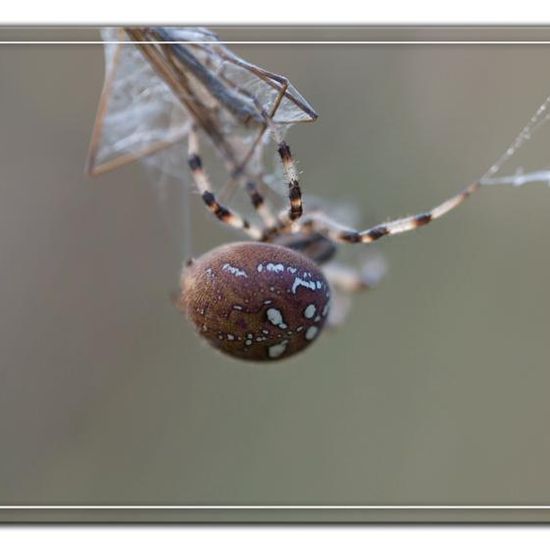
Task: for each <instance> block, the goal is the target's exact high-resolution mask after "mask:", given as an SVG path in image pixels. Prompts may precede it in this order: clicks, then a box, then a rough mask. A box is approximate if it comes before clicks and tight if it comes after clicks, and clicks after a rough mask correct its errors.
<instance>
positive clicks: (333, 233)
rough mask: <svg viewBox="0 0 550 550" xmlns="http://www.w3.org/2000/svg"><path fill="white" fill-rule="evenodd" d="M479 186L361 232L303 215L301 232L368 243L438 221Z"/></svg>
mask: <svg viewBox="0 0 550 550" xmlns="http://www.w3.org/2000/svg"><path fill="white" fill-rule="evenodd" d="M480 187H481V182H479V181H477V182H474V183H472V184H470V185H468V186H467V187H466V188H465V189H463V190H462V191H461V192H460V193H458V194H456V195H454V196H453V197H451V198H449V199H447V200H446V201H444V202H442V203H441V204H439V205H437V206H435V207H434V208H432V209H431V210H428V211H426V212H422V213H420V214H415V215H413V216H406V217H404V218H398V219H396V220H393V221H389V222H385V223H380V224H378V225H375V226H373V227H370V228H368V229H365V230H363V231H356V230H354V229H349V228H347V227H344V226H342V225H340V224H338V223H337V222H335V221H333V220H331V219H330V218H329V217H328V216H326V215H325V214H321V213H313V214H310V215H307V216H305V217H304V218H303V219H302V220H301V221H300V230H301V231H311V232H314V233H321V234H322V235H324V236H326V237H327V238H328V239H330V240H332V241H334V242H340V243H351V244H356V243H364V244H369V243H372V242H374V241H377V240H378V239H380V238H382V237H385V236H387V235H397V234H399V233H405V232H407V231H413V230H415V229H418V228H419V227H422V226H424V225H427V224H428V223H430V222H431V221H433V220H436V219H438V218H441V217H442V216H444V215H445V214H447V213H448V212H450V211H451V210H453V209H455V208H456V207H457V206H459V205H461V204H462V203H463V202H464V201H465V200H466V199H467V198H468V197H469V196H470V195H471V194H472V193H474V192H475V191H477V190H478V189H479V188H480Z"/></svg>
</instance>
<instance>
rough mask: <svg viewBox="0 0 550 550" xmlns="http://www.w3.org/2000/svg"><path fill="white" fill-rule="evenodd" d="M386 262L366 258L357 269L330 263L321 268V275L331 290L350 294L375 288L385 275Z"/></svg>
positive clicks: (379, 258)
mask: <svg viewBox="0 0 550 550" xmlns="http://www.w3.org/2000/svg"><path fill="white" fill-rule="evenodd" d="M386 271H387V269H386V262H385V261H384V260H383V259H382V257H381V256H374V257H372V258H368V259H367V260H365V261H364V262H363V265H361V267H360V268H359V269H358V268H354V267H352V266H349V265H346V264H342V263H339V262H330V263H328V264H326V265H325V266H323V273H324V274H325V277H326V278H327V280H328V282H329V283H330V285H331V286H332V287H333V288H336V289H338V290H341V291H342V292H347V293H352V292H359V291H362V290H369V289H371V288H374V287H375V286H377V285H378V284H379V283H380V281H381V280H382V279H383V278H384V275H385V274H386Z"/></svg>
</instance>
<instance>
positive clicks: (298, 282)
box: [292, 277, 322, 294]
mask: <svg viewBox="0 0 550 550" xmlns="http://www.w3.org/2000/svg"><path fill="white" fill-rule="evenodd" d="M318 285H319V286H318ZM301 286H303V287H305V288H309V290H313V291H316V290H317V289H318V288H320V286H322V283H321V282H319V281H306V280H305V279H301V278H300V277H295V278H294V283H292V294H296V291H297V290H298V287H301Z"/></svg>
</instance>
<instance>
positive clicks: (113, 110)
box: [88, 29, 191, 175]
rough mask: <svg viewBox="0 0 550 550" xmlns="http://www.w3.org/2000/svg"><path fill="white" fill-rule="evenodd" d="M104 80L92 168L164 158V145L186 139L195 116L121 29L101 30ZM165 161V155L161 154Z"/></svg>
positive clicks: (95, 171) (91, 170)
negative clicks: (187, 110) (190, 113)
mask: <svg viewBox="0 0 550 550" xmlns="http://www.w3.org/2000/svg"><path fill="white" fill-rule="evenodd" d="M102 36H103V39H104V40H105V48H104V51H105V83H104V87H103V91H102V95H101V99H100V104H99V108H98V113H97V117H96V122H95V126H94V130H93V135H92V143H91V146H90V153H89V157H88V171H89V173H90V174H92V175H97V174H101V173H103V172H107V171H109V170H112V169H114V168H118V167H119V166H123V165H124V164H128V163H130V162H133V161H134V160H137V159H142V158H144V157H146V156H147V157H148V159H147V160H148V163H153V164H154V163H155V162H156V161H155V158H157V159H158V160H157V162H158V163H161V159H164V156H163V155H158V156H157V155H155V153H158V152H159V151H162V150H163V149H165V148H167V147H169V146H170V145H173V144H174V143H176V142H177V141H180V140H182V139H183V138H184V137H185V136H186V134H187V132H188V130H189V127H190V124H191V121H190V118H189V116H188V114H187V112H186V111H185V109H184V108H183V107H182V105H181V104H180V103H179V102H178V101H177V99H176V98H175V97H174V94H173V92H172V90H171V89H170V88H169V86H167V85H166V84H165V83H164V82H163V80H162V79H161V78H160V77H159V76H158V75H157V74H156V72H155V71H154V70H153V68H152V67H151V65H150V64H149V63H148V62H147V61H146V59H145V58H144V57H143V55H142V54H141V53H140V51H139V50H138V49H137V48H135V46H134V45H133V44H131V43H130V42H127V41H125V35H124V34H123V32H122V31H120V30H117V29H105V30H103V31H102ZM162 162H163V163H164V160H162Z"/></svg>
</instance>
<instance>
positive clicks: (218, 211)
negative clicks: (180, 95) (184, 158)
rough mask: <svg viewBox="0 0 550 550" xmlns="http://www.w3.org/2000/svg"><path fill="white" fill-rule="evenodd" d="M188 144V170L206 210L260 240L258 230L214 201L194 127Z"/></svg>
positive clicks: (214, 197) (260, 234)
mask: <svg viewBox="0 0 550 550" xmlns="http://www.w3.org/2000/svg"><path fill="white" fill-rule="evenodd" d="M188 143H189V149H188V155H189V156H188V164H189V168H190V169H191V174H192V175H193V180H194V182H195V185H196V186H197V189H198V190H199V193H200V194H201V197H202V200H203V201H204V203H205V204H206V206H207V208H208V209H209V210H210V212H212V214H214V216H216V218H218V220H220V221H221V222H222V223H226V224H228V225H230V226H232V227H235V228H237V229H241V230H242V231H244V232H245V233H246V234H247V235H248V236H249V237H251V238H252V239H256V240H258V239H260V238H261V236H262V231H261V230H260V229H259V228H257V227H255V226H253V225H251V224H250V222H248V221H247V220H246V219H244V218H243V217H241V216H240V215H239V214H237V213H235V212H233V211H232V210H230V209H228V208H227V207H225V206H223V205H222V204H220V203H219V202H218V200H217V199H216V196H215V195H214V193H213V192H212V190H211V185H210V180H209V178H208V176H207V175H206V172H205V171H204V169H203V167H202V160H201V157H200V155H199V138H198V135H197V130H196V127H193V128H191V130H190V131H189V135H188Z"/></svg>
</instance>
